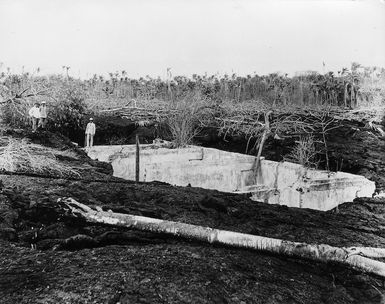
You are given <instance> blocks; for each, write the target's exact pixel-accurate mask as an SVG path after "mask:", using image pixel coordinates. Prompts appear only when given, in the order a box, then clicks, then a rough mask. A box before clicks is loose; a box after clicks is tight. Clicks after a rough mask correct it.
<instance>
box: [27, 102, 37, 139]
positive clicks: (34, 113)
mask: <svg viewBox="0 0 385 304" xmlns="http://www.w3.org/2000/svg"><path fill="white" fill-rule="evenodd" d="M28 114H29V116H30V117H31V119H32V132H36V129H37V123H38V121H39V118H40V110H39V104H38V103H37V102H35V105H34V106H33V107H32V108H31V109H30V110H29V112H28Z"/></svg>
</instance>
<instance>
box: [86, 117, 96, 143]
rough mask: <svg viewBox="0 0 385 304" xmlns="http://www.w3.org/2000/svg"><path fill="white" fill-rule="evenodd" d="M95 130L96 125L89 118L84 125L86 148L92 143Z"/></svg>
mask: <svg viewBox="0 0 385 304" xmlns="http://www.w3.org/2000/svg"><path fill="white" fill-rule="evenodd" d="M95 132H96V127H95V124H94V120H93V119H92V118H90V122H89V123H88V124H87V127H86V148H91V147H92V146H93V145H94V135H95Z"/></svg>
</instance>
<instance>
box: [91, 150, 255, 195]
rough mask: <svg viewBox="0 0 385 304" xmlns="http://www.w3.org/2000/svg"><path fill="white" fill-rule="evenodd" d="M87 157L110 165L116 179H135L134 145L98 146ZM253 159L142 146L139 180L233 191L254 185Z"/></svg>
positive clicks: (235, 154) (208, 151)
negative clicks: (252, 177) (250, 178)
mask: <svg viewBox="0 0 385 304" xmlns="http://www.w3.org/2000/svg"><path fill="white" fill-rule="evenodd" d="M109 147H110V149H109ZM88 155H89V156H90V157H91V158H94V159H99V160H101V161H108V162H111V164H112V167H113V169H114V175H115V176H117V177H121V178H125V179H128V180H135V146H96V147H93V148H92V149H91V150H90V151H89V153H88ZM254 160H255V157H253V156H249V155H243V154H238V153H228V152H224V151H221V150H217V149H210V148H202V147H196V146H190V147H187V148H182V149H168V148H163V147H156V146H154V145H142V146H141V150H140V177H139V180H140V181H154V180H158V181H163V182H167V183H170V184H172V185H179V186H187V185H188V184H190V185H191V186H193V187H202V188H207V189H217V190H220V191H226V192H233V191H237V190H241V189H243V188H244V187H245V186H247V185H250V184H251V181H250V182H249V183H248V180H249V179H248V178H249V177H251V176H252V168H253V165H254Z"/></svg>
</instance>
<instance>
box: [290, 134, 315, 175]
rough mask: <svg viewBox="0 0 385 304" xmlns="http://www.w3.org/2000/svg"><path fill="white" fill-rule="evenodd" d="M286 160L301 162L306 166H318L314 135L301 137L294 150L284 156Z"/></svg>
mask: <svg viewBox="0 0 385 304" xmlns="http://www.w3.org/2000/svg"><path fill="white" fill-rule="evenodd" d="M284 160H285V161H289V162H293V163H297V164H301V165H302V166H304V167H305V168H317V167H318V161H317V151H316V147H315V143H314V138H313V137H312V136H305V137H301V138H300V139H299V140H298V141H297V142H296V145H295V146H294V148H293V150H292V151H291V152H290V153H289V154H288V155H286V156H285V157H284Z"/></svg>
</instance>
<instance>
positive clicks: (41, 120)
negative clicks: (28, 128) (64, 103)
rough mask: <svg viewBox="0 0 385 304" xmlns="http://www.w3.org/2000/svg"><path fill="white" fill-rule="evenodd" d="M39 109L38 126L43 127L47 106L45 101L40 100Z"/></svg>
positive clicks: (45, 120) (45, 121)
mask: <svg viewBox="0 0 385 304" xmlns="http://www.w3.org/2000/svg"><path fill="white" fill-rule="evenodd" d="M39 111H40V118H39V126H40V127H42V128H43V129H44V128H45V125H46V123H47V107H46V104H45V101H42V102H41V105H40V108H39Z"/></svg>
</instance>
